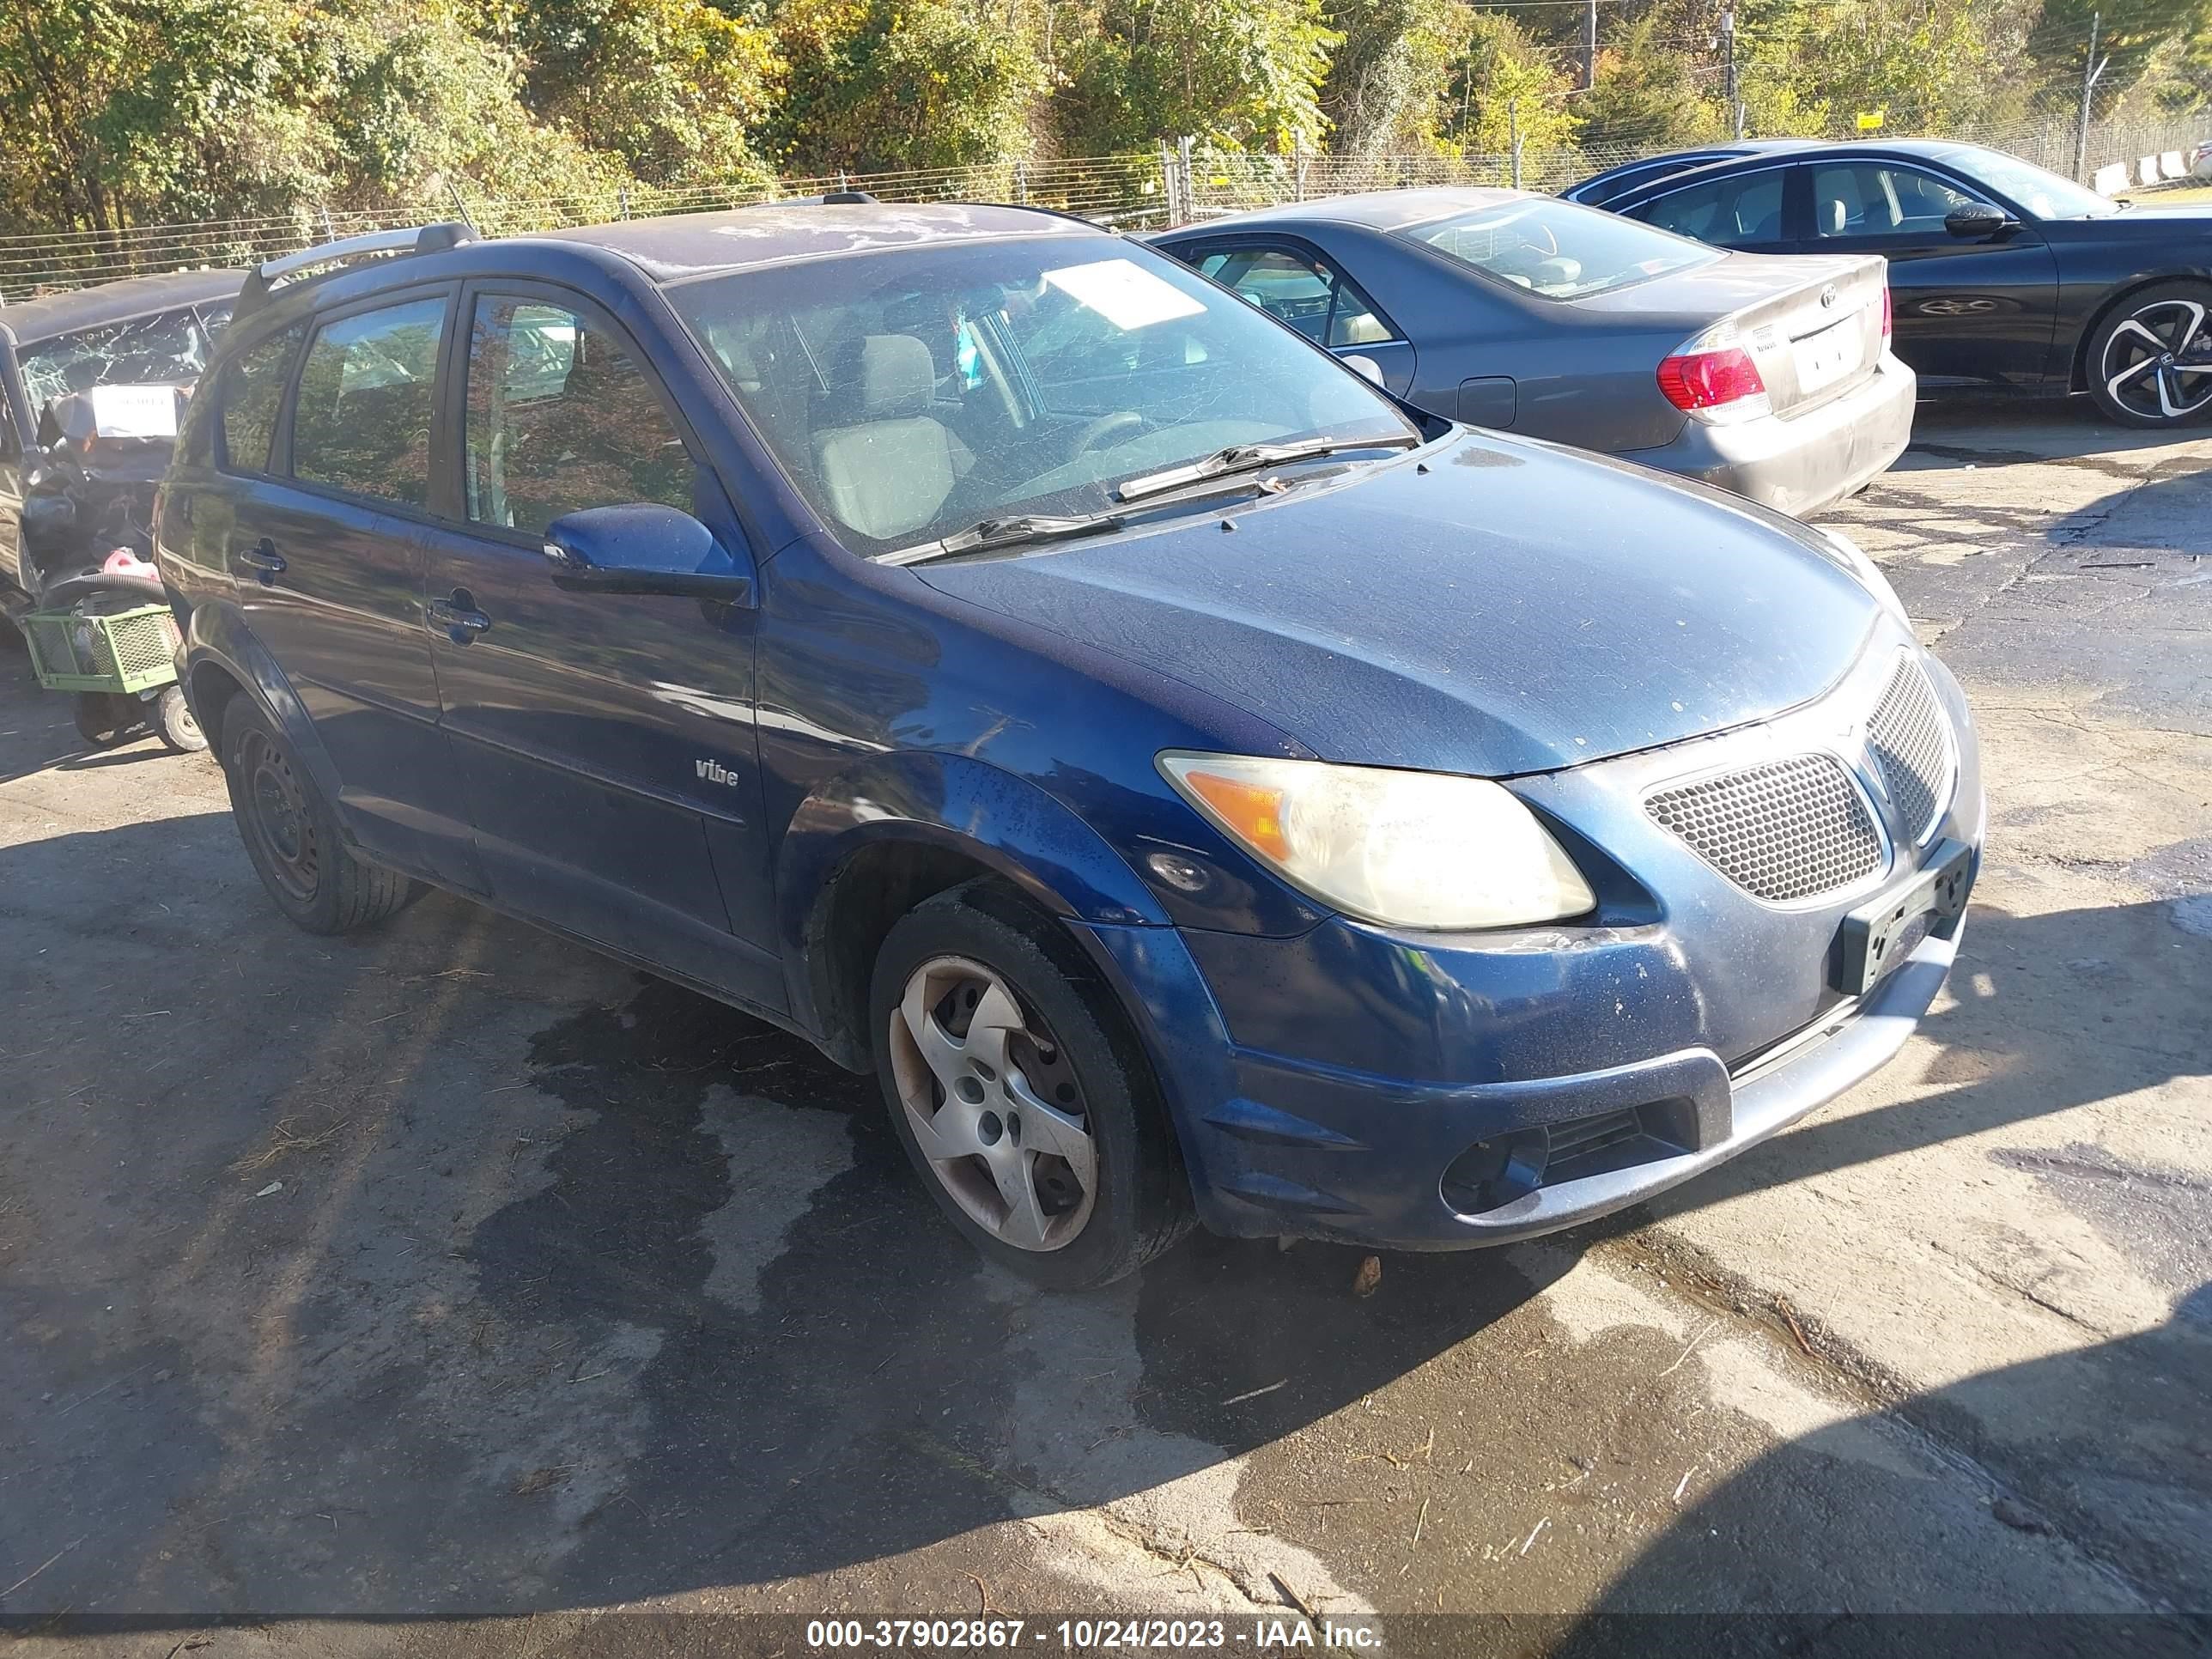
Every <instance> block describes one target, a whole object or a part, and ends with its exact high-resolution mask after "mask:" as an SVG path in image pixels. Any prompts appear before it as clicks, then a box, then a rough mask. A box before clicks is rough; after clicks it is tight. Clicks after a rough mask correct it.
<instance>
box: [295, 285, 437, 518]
mask: <svg viewBox="0 0 2212 1659" xmlns="http://www.w3.org/2000/svg"><path fill="white" fill-rule="evenodd" d="M445 327H446V301H445V298H444V296H443V295H440V296H438V297H436V298H433V299H424V300H409V301H404V302H403V303H402V304H399V305H396V306H386V307H382V308H381V309H380V310H376V311H362V312H356V313H354V315H352V316H350V317H346V318H342V319H339V320H338V321H337V322H335V323H329V324H325V325H324V326H323V328H322V329H321V330H320V331H318V332H317V334H316V335H315V338H314V343H313V344H312V345H310V346H309V347H308V348H307V362H306V363H304V364H303V365H302V366H301V370H300V392H299V396H298V398H296V399H295V402H294V404H293V412H292V476H293V477H295V478H299V479H301V480H303V481H305V482H307V483H320V484H328V485H330V486H331V488H332V489H343V490H349V491H350V492H352V493H353V494H355V495H374V496H379V497H381V498H382V499H384V500H386V501H398V502H400V503H401V504H403V505H404V506H407V507H425V506H428V504H429V500H430V413H431V410H432V408H433V407H434V406H435V401H436V383H437V375H438V343H439V341H440V339H441V337H442V336H443V335H444V333H445Z"/></svg>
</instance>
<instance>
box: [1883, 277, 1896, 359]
mask: <svg viewBox="0 0 2212 1659" xmlns="http://www.w3.org/2000/svg"><path fill="white" fill-rule="evenodd" d="M1894 324H1895V313H1894V312H1893V310H1892V309H1891V306H1890V298H1889V285H1888V284H1887V283H1883V284H1882V289H1881V343H1883V344H1884V345H1887V344H1888V343H1889V337H1890V335H1891V333H1892V332H1893V328H1894Z"/></svg>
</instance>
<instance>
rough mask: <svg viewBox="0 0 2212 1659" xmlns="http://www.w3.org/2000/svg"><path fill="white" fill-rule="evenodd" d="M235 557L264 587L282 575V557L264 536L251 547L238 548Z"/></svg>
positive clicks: (274, 545)
mask: <svg viewBox="0 0 2212 1659" xmlns="http://www.w3.org/2000/svg"><path fill="white" fill-rule="evenodd" d="M236 556H237V559H238V562H239V563H240V564H241V565H244V566H245V567H246V568H247V569H248V570H251V571H252V572H253V574H255V575H257V576H258V577H259V578H260V579H261V585H262V586H264V587H267V586H270V584H271V583H273V582H274V581H275V580H276V579H277V577H279V576H281V575H283V574H284V556H283V554H282V553H279V552H278V551H277V550H276V543H274V542H272V541H270V539H269V538H268V537H266V536H264V537H263V538H261V539H260V540H259V541H258V542H256V543H254V544H253V545H252V546H251V547H241V548H240V549H239V550H237V555H236Z"/></svg>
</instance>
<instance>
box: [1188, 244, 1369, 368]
mask: <svg viewBox="0 0 2212 1659" xmlns="http://www.w3.org/2000/svg"><path fill="white" fill-rule="evenodd" d="M1198 268H1199V270H1201V271H1203V272H1204V273H1205V274H1206V275H1207V276H1211V277H1212V278H1213V280H1214V281H1215V282H1217V283H1220V284H1221V285H1222V286H1223V287H1224V288H1230V289H1236V290H1237V293H1239V294H1241V295H1243V296H1244V297H1245V298H1246V299H1248V300H1249V301H1251V302H1252V303H1253V304H1254V305H1255V306H1257V307H1260V309H1261V310H1262V311H1264V312H1266V313H1267V314H1268V315H1269V316H1270V317H1273V318H1274V319H1276V321H1278V322H1283V323H1288V324H1289V325H1291V327H1292V328H1294V329H1296V330H1297V331H1298V332H1299V333H1301V334H1303V335H1304V336H1305V337H1306V338H1308V339H1309V340H1311V341H1312V342H1313V343H1315V344H1316V345H1325V346H1356V345H1378V344H1380V343H1383V341H1385V340H1388V339H1389V338H1391V332H1390V328H1389V325H1388V324H1387V323H1385V322H1383V320H1382V319H1381V318H1380V317H1379V316H1378V315H1377V314H1376V310H1375V306H1374V302H1373V301H1370V300H1369V299H1368V297H1367V296H1366V295H1364V294H1362V293H1361V292H1360V291H1359V289H1358V288H1357V287H1355V286H1354V285H1353V284H1352V282H1351V280H1350V279H1349V278H1347V277H1346V276H1344V275H1343V274H1342V273H1341V272H1340V271H1338V270H1334V269H1333V268H1332V267H1330V266H1329V265H1328V264H1323V263H1322V261H1321V260H1319V259H1315V258H1310V257H1308V256H1307V255H1304V254H1302V253H1293V252H1291V251H1290V250H1289V249H1287V248H1272V247H1271V248H1256V247H1238V248H1227V249H1224V250H1220V251H1218V252H1212V253H1208V254H1206V256H1205V257H1204V258H1201V259H1200V261H1199V262H1198Z"/></svg>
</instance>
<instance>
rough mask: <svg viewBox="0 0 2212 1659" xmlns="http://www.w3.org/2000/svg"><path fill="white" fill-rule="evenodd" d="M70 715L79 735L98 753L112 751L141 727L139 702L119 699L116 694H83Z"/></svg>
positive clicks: (99, 692)
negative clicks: (138, 726) (136, 727)
mask: <svg viewBox="0 0 2212 1659" xmlns="http://www.w3.org/2000/svg"><path fill="white" fill-rule="evenodd" d="M72 702H73V703H74V705H75V706H74V707H73V708H71V710H70V713H71V714H73V715H74V716H75V717H76V734H77V736H79V737H81V738H83V739H84V740H85V741H86V742H87V743H88V744H92V745H93V747H94V748H95V749H112V748H113V747H114V746H115V745H116V744H118V743H120V742H122V741H123V740H124V738H127V737H129V736H130V735H131V727H133V726H136V725H137V724H138V720H139V712H138V703H137V699H136V698H134V697H118V696H116V695H115V694H114V693H113V692H112V691H80V692H78V693H77V694H76V697H75V698H74V699H72Z"/></svg>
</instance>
